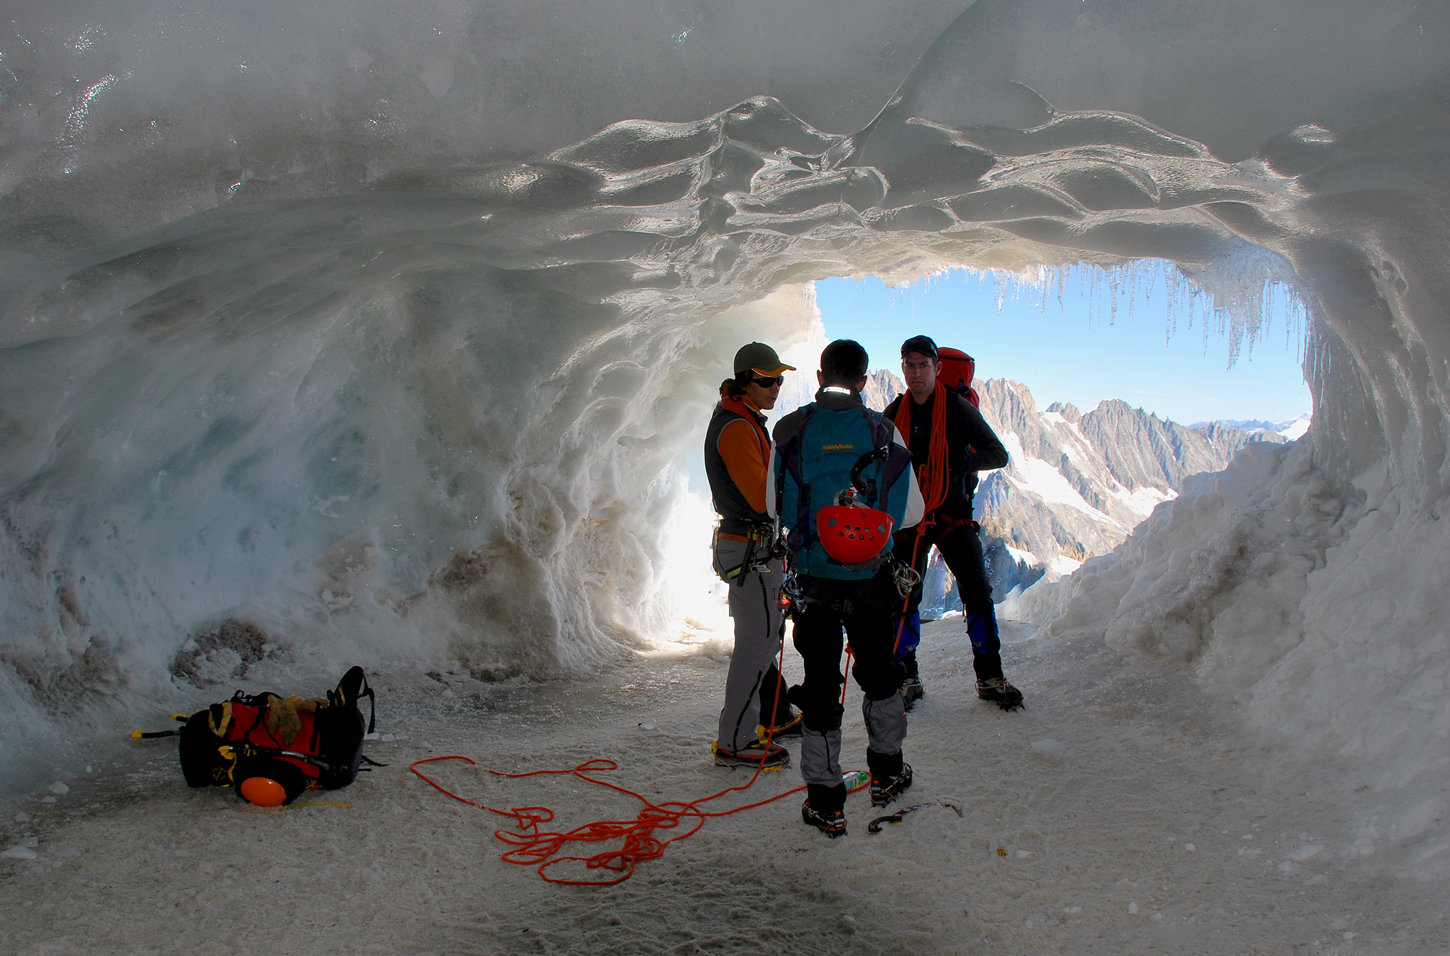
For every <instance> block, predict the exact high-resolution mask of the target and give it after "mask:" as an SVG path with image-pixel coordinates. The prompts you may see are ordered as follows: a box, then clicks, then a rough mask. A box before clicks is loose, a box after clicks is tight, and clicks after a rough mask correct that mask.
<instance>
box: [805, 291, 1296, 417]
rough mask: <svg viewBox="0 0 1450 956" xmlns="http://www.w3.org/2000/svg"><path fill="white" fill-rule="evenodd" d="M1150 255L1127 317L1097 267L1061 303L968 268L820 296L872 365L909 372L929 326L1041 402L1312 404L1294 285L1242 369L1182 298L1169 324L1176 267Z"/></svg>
mask: <svg viewBox="0 0 1450 956" xmlns="http://www.w3.org/2000/svg"><path fill="white" fill-rule="evenodd" d="M1146 265H1148V267H1149V271H1148V272H1145V273H1142V274H1141V276H1140V281H1139V282H1138V283H1137V284H1136V285H1137V288H1135V289H1133V290H1131V291H1129V290H1122V291H1119V292H1118V293H1117V310H1116V315H1111V314H1110V312H1111V310H1110V308H1109V303H1110V302H1111V299H1112V293H1111V292H1110V291H1109V283H1108V281H1107V278H1106V276H1105V275H1104V274H1103V273H1101V272H1098V271H1097V270H1093V269H1077V270H1073V271H1072V272H1071V273H1069V274H1068V275H1067V277H1066V279H1065V283H1064V286H1065V288H1064V292H1063V295H1062V304H1061V306H1059V305H1058V301H1057V294H1056V291H1055V290H1054V291H1052V292H1050V293H1048V294H1047V296H1046V307H1045V308H1044V307H1043V296H1042V294H1041V293H1039V292H1038V290H1036V289H1034V288H1027V289H1024V290H1022V294H1021V295H1020V296H1017V297H1014V296H1013V295H1012V294H1010V293H1009V295H1008V296H1007V297H1006V298H1005V299H1004V301H1003V302H1002V304H1001V309H1000V311H999V310H998V302H997V298H998V294H997V288H996V284H995V282H994V279H993V277H992V276H991V275H990V274H982V273H968V272H965V271H963V270H953V271H951V272H948V273H946V274H944V275H941V276H938V277H936V278H933V279H928V280H923V281H920V282H916V283H913V284H912V285H910V286H906V287H903V288H899V289H892V288H888V287H887V286H886V285H885V284H884V283H883V282H882V281H881V280H880V279H874V278H873V279H864V280H861V281H857V280H855V279H825V280H822V281H820V282H817V283H816V300H817V303H818V305H819V306H820V310H821V319H822V321H823V322H824V324H825V327H826V335H827V337H829V338H833V339H834V338H851V339H856V340H857V341H858V342H860V343H861V344H862V345H864V346H865V347H866V351H867V352H869V353H870V354H871V367H872V368H890V369H892V370H893V371H895V372H897V374H900V359H899V357H898V354H897V350H898V349H899V348H900V346H901V342H902V340H903V339H905V338H907V337H908V336H911V335H915V334H919V333H924V334H926V335H930V336H931V337H932V338H933V339H935V340H936V342H937V344H938V345H950V346H954V347H956V348H959V349H962V350H963V351H965V352H967V353H969V354H970V355H972V356H973V357H974V358H976V360H977V376H978V377H979V378H1010V379H1012V380H1013V381H1017V382H1021V383H1022V384H1024V385H1026V386H1027V387H1028V388H1030V389H1031V390H1032V396H1033V398H1035V399H1036V400H1037V407H1038V408H1039V409H1043V408H1046V407H1047V406H1048V405H1050V404H1051V403H1053V402H1071V403H1072V404H1074V405H1076V406H1077V407H1078V408H1079V409H1080V410H1082V411H1088V410H1090V409H1092V408H1093V407H1094V406H1096V405H1097V404H1098V402H1100V401H1102V400H1104V399H1108V398H1120V399H1122V400H1123V401H1125V402H1127V403H1128V404H1130V405H1132V406H1134V407H1135V408H1137V407H1141V408H1143V409H1145V410H1147V411H1149V412H1153V413H1155V414H1156V415H1158V417H1159V418H1167V419H1171V420H1173V421H1176V422H1181V423H1183V424H1190V423H1193V422H1198V421H1207V420H1211V419H1249V418H1262V419H1268V420H1270V421H1283V420H1286V419H1290V418H1294V417H1295V416H1297V415H1299V414H1300V413H1301V412H1307V411H1310V410H1311V408H1312V404H1311V401H1310V398H1309V387H1308V385H1307V384H1305V382H1304V375H1303V372H1302V370H1301V368H1300V334H1299V329H1300V328H1301V327H1302V326H1303V322H1302V317H1301V319H1300V320H1298V321H1291V319H1290V315H1291V310H1290V306H1289V299H1288V297H1287V296H1286V295H1285V294H1283V293H1282V292H1280V293H1277V294H1275V295H1274V296H1273V299H1272V300H1271V301H1272V304H1271V307H1270V309H1269V314H1270V315H1271V316H1272V318H1271V321H1270V323H1269V324H1268V328H1267V329H1266V331H1265V332H1263V333H1262V334H1261V335H1260V337H1259V339H1258V341H1256V342H1255V343H1254V345H1253V349H1252V353H1251V354H1250V351H1249V349H1248V347H1247V345H1245V346H1244V347H1243V348H1242V351H1241V354H1240V355H1239V358H1238V361H1237V362H1236V363H1235V364H1234V365H1233V367H1232V368H1230V367H1229V341H1228V337H1227V336H1226V335H1222V336H1221V335H1219V334H1217V332H1216V331H1211V332H1210V333H1209V336H1208V341H1207V342H1206V343H1205V341H1204V334H1203V330H1204V319H1203V317H1202V315H1201V314H1200V310H1195V312H1194V314H1193V317H1192V318H1193V320H1192V325H1191V327H1190V326H1189V324H1188V321H1187V320H1188V316H1187V315H1186V314H1184V312H1185V310H1184V309H1182V308H1180V310H1179V315H1178V316H1177V329H1176V331H1175V332H1174V334H1173V335H1171V336H1169V335H1168V334H1167V333H1168V327H1169V302H1168V300H1169V295H1168V292H1167V289H1166V285H1167V284H1166V282H1165V281H1164V275H1165V273H1164V270H1165V269H1171V268H1173V267H1172V266H1166V265H1162V264H1156V274H1155V264H1146ZM1090 283H1095V284H1096V287H1097V288H1096V291H1090V288H1089V284H1090ZM1212 324H1213V323H1212V322H1210V325H1212ZM1286 332H1287V333H1288V334H1287V337H1286Z"/></svg>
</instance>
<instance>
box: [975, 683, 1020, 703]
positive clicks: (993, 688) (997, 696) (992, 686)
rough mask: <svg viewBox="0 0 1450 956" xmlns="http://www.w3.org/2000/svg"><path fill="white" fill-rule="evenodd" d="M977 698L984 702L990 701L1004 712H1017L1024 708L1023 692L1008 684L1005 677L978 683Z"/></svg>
mask: <svg viewBox="0 0 1450 956" xmlns="http://www.w3.org/2000/svg"><path fill="white" fill-rule="evenodd" d="M977 696H978V697H979V698H981V699H982V700H990V701H991V702H992V703H994V704H996V705H997V706H998V707H1000V708H1002V709H1003V710H1015V709H1016V708H1018V707H1022V706H1023V703H1022V692H1021V691H1020V690H1018V689H1017V688H1015V687H1013V686H1012V685H1011V684H1009V683H1007V678H1005V677H993V678H992V679H991V680H979V681H977Z"/></svg>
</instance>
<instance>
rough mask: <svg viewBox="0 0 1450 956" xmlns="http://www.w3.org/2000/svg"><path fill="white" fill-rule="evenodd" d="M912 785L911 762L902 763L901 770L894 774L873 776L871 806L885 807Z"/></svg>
mask: <svg viewBox="0 0 1450 956" xmlns="http://www.w3.org/2000/svg"><path fill="white" fill-rule="evenodd" d="M910 786H911V764H909V763H902V765H901V772H900V773H898V774H895V775H894V776H886V775H885V774H883V775H882V776H881V777H879V778H878V777H876V776H872V778H871V806H873V807H884V806H886V805H887V804H888V803H890V802H891V801H893V800H895V799H896V798H897V797H899V796H901V794H902V792H903V791H905V790H906V789H907V788H908V787H910Z"/></svg>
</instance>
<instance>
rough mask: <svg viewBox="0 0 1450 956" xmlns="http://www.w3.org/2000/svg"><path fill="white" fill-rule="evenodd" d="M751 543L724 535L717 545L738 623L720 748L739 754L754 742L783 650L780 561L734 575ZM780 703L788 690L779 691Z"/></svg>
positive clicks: (717, 566)
mask: <svg viewBox="0 0 1450 956" xmlns="http://www.w3.org/2000/svg"><path fill="white" fill-rule="evenodd" d="M746 548H747V544H746V542H744V541H734V540H732V539H730V538H726V537H723V536H721V537H718V538H717V539H716V541H715V573H716V574H718V575H720V577H721V579H723V580H724V581H725V582H726V583H728V584H729V585H730V616H731V617H732V618H734V620H735V653H734V654H733V655H731V657H730V673H729V674H728V675H727V676H726V678H725V706H724V707H723V708H722V709H721V711H720V732H719V736H718V737H717V738H716V739H717V740H718V741H719V743H720V746H722V747H726V748H728V749H730V750H740V749H742V748H744V747H746V746H748V745H749V744H750V742H751V741H753V740H755V739H756V736H755V728H756V725H758V724H759V723H760V704H761V700H762V698H764V699H765V700H766V704H767V706H769V704H770V702H771V701H772V700H773V699H774V698H773V692H774V690H775V688H768V687H763V686H762V682H763V681H764V680H765V678H766V675H767V673H769V674H772V675H774V674H776V673H777V672H776V670H775V669H774V668H773V667H772V666H771V664H772V662H773V661H774V660H775V653H776V651H777V650H778V649H779V648H780V628H781V623H782V616H783V613H784V612H783V611H782V610H781V607H780V603H779V597H780V586H781V583H782V582H784V580H785V572H784V569H783V567H782V565H781V561H780V559H779V558H775V559H773V560H771V561H769V562H768V563H766V564H765V566H764V569H762V570H743V571H740V573H738V574H734V575H732V572H734V571H735V570H736V569H737V568H739V567H740V564H741V562H742V561H743V560H744V559H745V552H746ZM780 696H781V700H782V702H784V700H785V688H784V687H782V688H780Z"/></svg>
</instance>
